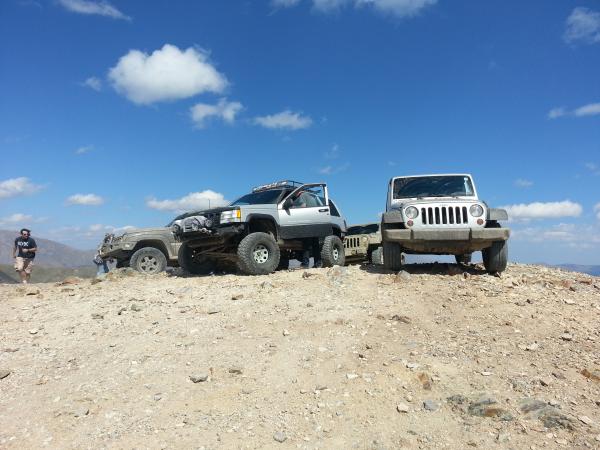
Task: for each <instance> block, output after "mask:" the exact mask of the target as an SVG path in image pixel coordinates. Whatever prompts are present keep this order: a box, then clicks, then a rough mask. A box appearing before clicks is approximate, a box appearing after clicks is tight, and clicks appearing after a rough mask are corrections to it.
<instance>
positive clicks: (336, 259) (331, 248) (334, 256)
mask: <svg viewBox="0 0 600 450" xmlns="http://www.w3.org/2000/svg"><path fill="white" fill-rule="evenodd" d="M321 260H322V261H323V267H333V266H343V265H344V263H345V262H346V253H345V252H344V243H343V242H342V240H341V239H340V238H339V237H338V236H335V235H331V236H326V237H325V239H324V240H323V247H321Z"/></svg>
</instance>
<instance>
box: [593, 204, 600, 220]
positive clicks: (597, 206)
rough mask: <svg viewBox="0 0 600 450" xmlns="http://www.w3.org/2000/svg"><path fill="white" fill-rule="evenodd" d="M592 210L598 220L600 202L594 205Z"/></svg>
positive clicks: (599, 217)
mask: <svg viewBox="0 0 600 450" xmlns="http://www.w3.org/2000/svg"><path fill="white" fill-rule="evenodd" d="M594 212H595V213H596V218H597V219H598V220H600V202H599V203H596V205H595V206H594Z"/></svg>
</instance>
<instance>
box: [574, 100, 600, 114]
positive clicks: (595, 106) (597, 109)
mask: <svg viewBox="0 0 600 450" xmlns="http://www.w3.org/2000/svg"><path fill="white" fill-rule="evenodd" d="M573 114H575V115H576V116H577V117H584V116H597V115H598V114H600V103H590V104H588V105H584V106H581V107H579V108H577V109H576V110H575V111H573Z"/></svg>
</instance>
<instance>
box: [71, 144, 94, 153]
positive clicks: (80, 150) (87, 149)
mask: <svg viewBox="0 0 600 450" xmlns="http://www.w3.org/2000/svg"><path fill="white" fill-rule="evenodd" d="M93 149H94V146H93V145H83V146H81V147H79V148H77V149H76V150H75V154H76V155H84V154H86V153H89V152H91V151H92V150H93Z"/></svg>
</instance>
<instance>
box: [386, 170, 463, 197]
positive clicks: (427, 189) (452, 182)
mask: <svg viewBox="0 0 600 450" xmlns="http://www.w3.org/2000/svg"><path fill="white" fill-rule="evenodd" d="M471 195H474V190H473V184H472V183H471V178H469V177H466V176H464V175H448V176H433V177H407V178H397V179H396V180H394V199H398V198H414V197H457V196H471Z"/></svg>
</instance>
